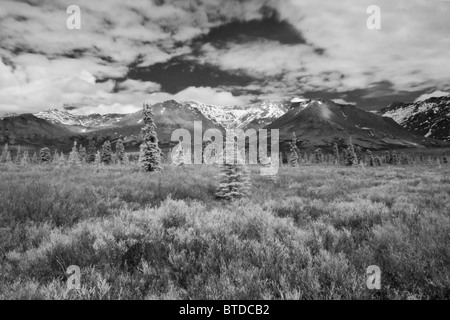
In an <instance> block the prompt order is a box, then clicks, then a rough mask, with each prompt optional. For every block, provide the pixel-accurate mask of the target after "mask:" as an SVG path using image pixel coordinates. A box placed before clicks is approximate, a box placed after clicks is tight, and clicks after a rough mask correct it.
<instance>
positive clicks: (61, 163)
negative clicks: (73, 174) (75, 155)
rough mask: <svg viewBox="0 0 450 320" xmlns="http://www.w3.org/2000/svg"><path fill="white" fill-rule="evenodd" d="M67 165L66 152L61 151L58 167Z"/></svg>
mask: <svg viewBox="0 0 450 320" xmlns="http://www.w3.org/2000/svg"><path fill="white" fill-rule="evenodd" d="M65 165H66V157H65V156H64V153H63V152H61V155H60V156H59V158H58V167H64V166H65Z"/></svg>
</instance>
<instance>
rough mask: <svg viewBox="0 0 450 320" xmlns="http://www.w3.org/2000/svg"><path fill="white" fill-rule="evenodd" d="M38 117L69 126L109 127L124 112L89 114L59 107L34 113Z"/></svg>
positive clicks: (122, 115) (119, 118) (120, 117)
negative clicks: (59, 108) (71, 111)
mask: <svg viewBox="0 0 450 320" xmlns="http://www.w3.org/2000/svg"><path fill="white" fill-rule="evenodd" d="M34 116H36V117H37V118H41V119H44V120H47V121H49V122H51V123H56V124H63V125H67V126H82V127H108V126H111V125H113V124H114V123H117V122H119V121H120V120H122V119H123V118H124V117H125V115H124V114H116V113H112V114H98V113H94V114H89V115H74V114H71V113H69V112H67V111H62V110H58V109H49V110H45V111H41V112H38V113H36V114H34Z"/></svg>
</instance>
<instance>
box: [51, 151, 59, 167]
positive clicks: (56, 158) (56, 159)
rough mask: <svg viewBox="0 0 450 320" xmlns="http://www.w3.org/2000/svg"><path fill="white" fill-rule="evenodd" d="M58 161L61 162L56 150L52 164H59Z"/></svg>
mask: <svg viewBox="0 0 450 320" xmlns="http://www.w3.org/2000/svg"><path fill="white" fill-rule="evenodd" d="M58 161H59V154H58V150H57V149H56V148H55V152H54V153H53V157H52V163H54V164H58Z"/></svg>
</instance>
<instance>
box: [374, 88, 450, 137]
mask: <svg viewBox="0 0 450 320" xmlns="http://www.w3.org/2000/svg"><path fill="white" fill-rule="evenodd" d="M380 114H381V115H382V116H384V117H389V118H392V119H393V120H394V121H395V122H397V123H398V124H400V125H401V126H403V127H405V128H406V129H408V130H410V131H412V132H416V133H418V134H420V135H423V136H425V137H427V138H434V139H440V140H449V133H450V129H449V128H450V96H444V97H432V98H429V99H427V100H425V101H417V102H414V103H393V104H391V105H390V106H388V107H387V108H385V109H382V110H381V111H380Z"/></svg>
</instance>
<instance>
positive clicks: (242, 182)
mask: <svg viewBox="0 0 450 320" xmlns="http://www.w3.org/2000/svg"><path fill="white" fill-rule="evenodd" d="M226 144H227V146H226V151H225V159H224V163H223V164H222V172H221V174H220V177H221V181H220V183H219V187H218V189H217V192H216V198H218V199H222V200H227V201H230V200H233V199H239V198H243V197H245V196H247V195H248V192H249V189H250V179H249V175H248V171H247V168H246V166H245V164H240V163H242V162H240V161H239V160H240V159H243V157H242V154H241V152H239V150H237V148H236V143H233V142H232V141H231V142H229V141H227V142H226ZM231 150H235V151H234V152H231Z"/></svg>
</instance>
